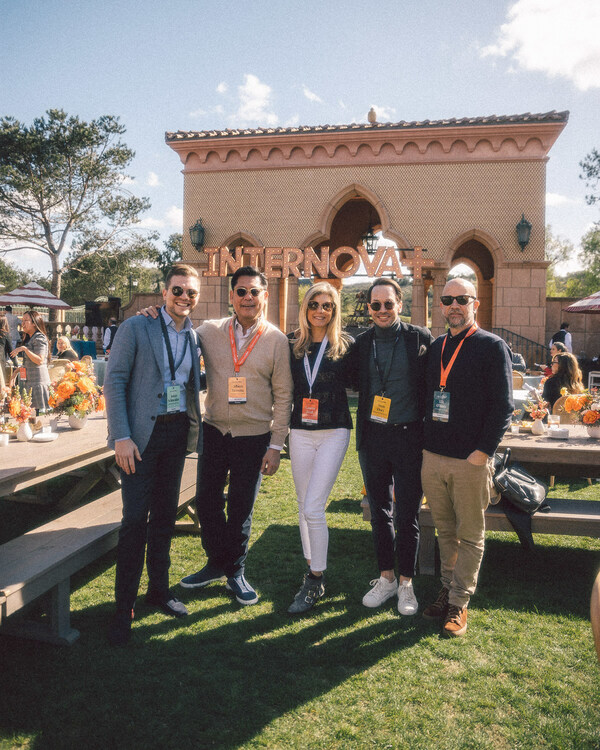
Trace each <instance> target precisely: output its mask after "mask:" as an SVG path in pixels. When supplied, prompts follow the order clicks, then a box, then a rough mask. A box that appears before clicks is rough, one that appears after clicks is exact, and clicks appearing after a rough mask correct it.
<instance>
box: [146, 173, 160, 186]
mask: <svg viewBox="0 0 600 750" xmlns="http://www.w3.org/2000/svg"><path fill="white" fill-rule="evenodd" d="M146 184H147V185H148V186H149V187H158V186H159V185H160V184H161V183H160V180H159V179H158V175H157V174H156V172H148V179H147V180H146Z"/></svg>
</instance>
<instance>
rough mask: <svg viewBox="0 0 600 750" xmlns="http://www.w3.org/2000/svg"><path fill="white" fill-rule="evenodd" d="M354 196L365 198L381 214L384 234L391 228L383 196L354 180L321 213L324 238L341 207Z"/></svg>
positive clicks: (327, 235)
mask: <svg viewBox="0 0 600 750" xmlns="http://www.w3.org/2000/svg"><path fill="white" fill-rule="evenodd" d="M352 198H364V199H365V200H366V201H368V202H369V203H370V204H371V205H372V206H373V208H374V209H375V210H376V211H377V213H378V214H379V218H380V221H381V231H382V232H383V233H384V235H385V233H386V232H387V231H389V230H390V226H391V222H390V216H389V213H388V211H387V209H386V207H385V206H384V204H383V202H382V201H381V198H380V197H379V196H378V195H377V193H375V192H373V191H372V190H370V189H369V188H368V187H366V186H365V185H361V184H360V183H358V182H353V183H352V184H350V185H348V186H347V187H345V188H344V189H343V190H340V192H339V193H338V194H337V195H336V196H335V197H334V198H332V199H331V200H330V201H329V203H328V204H327V205H326V206H325V209H324V211H323V213H322V214H321V218H320V219H319V231H320V234H321V235H322V236H323V238H327V237H329V236H330V234H331V225H332V224H333V220H334V219H335V216H336V214H337V213H338V211H339V210H340V208H341V207H342V206H343V205H344V204H345V203H347V202H348V201H349V200H350V199H352Z"/></svg>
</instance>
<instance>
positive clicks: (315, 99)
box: [302, 85, 323, 104]
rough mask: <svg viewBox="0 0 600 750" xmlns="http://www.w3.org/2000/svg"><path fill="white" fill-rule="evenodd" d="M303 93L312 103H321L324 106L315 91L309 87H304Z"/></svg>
mask: <svg viewBox="0 0 600 750" xmlns="http://www.w3.org/2000/svg"><path fill="white" fill-rule="evenodd" d="M302 93H303V94H304V96H305V97H306V98H307V99H308V100H309V101H311V102H319V103H320V104H323V100H322V99H321V97H320V96H319V95H318V94H315V92H314V91H311V90H310V89H309V88H308V86H304V85H303V86H302Z"/></svg>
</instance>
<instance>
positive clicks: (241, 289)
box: [234, 286, 265, 297]
mask: <svg viewBox="0 0 600 750" xmlns="http://www.w3.org/2000/svg"><path fill="white" fill-rule="evenodd" d="M264 291H265V290H264V289H261V288H259V287H257V286H253V287H252V288H251V289H246V287H245V286H236V288H235V289H234V292H235V293H236V294H237V296H238V297H245V296H246V295H247V294H248V292H250V294H251V295H252V296H253V297H258V295H259V294H260V293H261V292H264Z"/></svg>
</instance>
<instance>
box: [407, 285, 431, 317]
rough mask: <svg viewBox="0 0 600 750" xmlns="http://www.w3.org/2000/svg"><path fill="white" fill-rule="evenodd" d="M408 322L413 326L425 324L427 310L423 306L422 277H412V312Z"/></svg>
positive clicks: (423, 288)
mask: <svg viewBox="0 0 600 750" xmlns="http://www.w3.org/2000/svg"><path fill="white" fill-rule="evenodd" d="M410 322H411V323H412V324H413V325H415V326H426V325H427V311H426V307H425V287H424V284H423V279H413V293H412V312H411V316H410Z"/></svg>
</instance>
